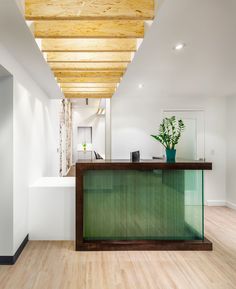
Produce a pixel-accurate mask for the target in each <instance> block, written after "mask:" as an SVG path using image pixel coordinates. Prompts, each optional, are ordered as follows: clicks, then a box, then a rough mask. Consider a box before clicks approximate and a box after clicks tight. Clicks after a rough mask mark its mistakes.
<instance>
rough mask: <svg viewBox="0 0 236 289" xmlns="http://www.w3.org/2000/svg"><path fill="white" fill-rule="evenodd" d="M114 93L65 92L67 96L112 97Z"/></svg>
mask: <svg viewBox="0 0 236 289" xmlns="http://www.w3.org/2000/svg"><path fill="white" fill-rule="evenodd" d="M112 95H113V93H91V92H88V93H85V92H84V93H78V92H68V93H64V96H65V98H111V97H112Z"/></svg>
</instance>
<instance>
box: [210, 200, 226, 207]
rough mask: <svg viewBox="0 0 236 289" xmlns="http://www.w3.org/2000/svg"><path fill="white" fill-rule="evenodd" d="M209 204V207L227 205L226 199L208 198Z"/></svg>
mask: <svg viewBox="0 0 236 289" xmlns="http://www.w3.org/2000/svg"><path fill="white" fill-rule="evenodd" d="M207 206H209V207H211V206H212V207H225V206H226V201H224V200H207Z"/></svg>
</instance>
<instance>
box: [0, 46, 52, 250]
mask: <svg viewBox="0 0 236 289" xmlns="http://www.w3.org/2000/svg"><path fill="white" fill-rule="evenodd" d="M0 64H1V65H2V66H3V67H5V68H6V69H7V70H8V71H9V72H10V73H11V74H12V75H13V82H14V83H13V88H14V93H13V144H12V145H13V151H12V152H11V153H9V155H8V157H9V160H10V159H11V157H12V156H13V176H12V178H13V184H12V185H13V204H12V205H13V216H14V219H13V227H11V229H12V232H13V253H12V254H14V253H15V252H16V250H17V249H18V247H19V245H20V244H21V242H22V241H23V239H24V238H25V237H26V235H27V234H28V188H29V185H30V184H32V183H34V182H35V181H36V180H37V179H38V178H40V177H43V176H47V175H50V174H52V172H49V171H48V162H49V161H50V160H49V159H48V155H49V152H48V147H50V145H49V143H48V140H49V138H48V135H49V100H48V97H47V95H46V94H45V93H44V92H43V91H42V90H41V89H40V88H39V87H38V85H37V84H36V83H35V82H34V81H33V80H32V79H31V78H30V76H29V75H28V74H27V73H26V72H25V70H24V68H23V66H22V65H20V64H19V63H18V62H17V61H16V60H15V59H14V58H13V57H12V56H11V55H10V54H9V53H8V52H7V50H6V49H5V48H4V47H3V46H1V45H0ZM9 116H10V114H9ZM9 185H11V183H9ZM9 228H10V227H9ZM9 242H11V240H9Z"/></svg>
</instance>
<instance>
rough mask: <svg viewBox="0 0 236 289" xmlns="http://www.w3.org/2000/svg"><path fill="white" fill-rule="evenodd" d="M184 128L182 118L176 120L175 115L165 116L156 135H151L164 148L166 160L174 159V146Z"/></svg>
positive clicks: (172, 160) (171, 160)
mask: <svg viewBox="0 0 236 289" xmlns="http://www.w3.org/2000/svg"><path fill="white" fill-rule="evenodd" d="M184 128H185V125H184V122H183V121H182V119H179V120H176V117H175V116H172V117H170V118H168V117H166V118H164V119H163V121H162V123H161V124H160V127H159V133H158V135H151V136H152V137H153V138H154V139H155V140H157V141H159V142H160V143H161V144H162V145H163V146H164V147H165V148H166V160H167V162H174V161H175V156H176V149H175V146H176V145H177V144H178V142H179V139H180V137H181V134H182V132H183V130H184Z"/></svg>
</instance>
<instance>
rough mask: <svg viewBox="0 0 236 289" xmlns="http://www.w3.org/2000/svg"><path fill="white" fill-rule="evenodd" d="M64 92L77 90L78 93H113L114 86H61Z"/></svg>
mask: <svg viewBox="0 0 236 289" xmlns="http://www.w3.org/2000/svg"><path fill="white" fill-rule="evenodd" d="M62 90H63V92H64V93H67V92H78V93H84V92H86V93H88V92H92V93H115V88H109V87H81V88H80V87H64V88H62Z"/></svg>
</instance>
